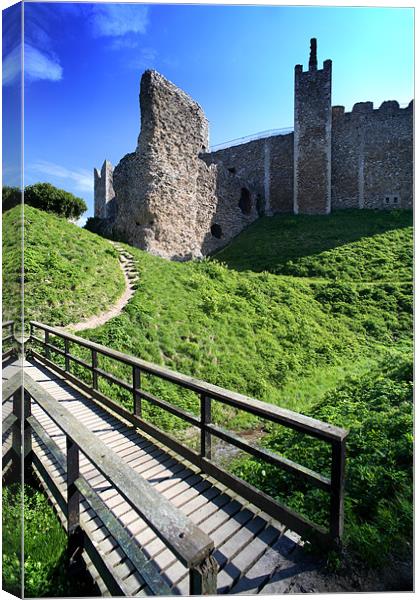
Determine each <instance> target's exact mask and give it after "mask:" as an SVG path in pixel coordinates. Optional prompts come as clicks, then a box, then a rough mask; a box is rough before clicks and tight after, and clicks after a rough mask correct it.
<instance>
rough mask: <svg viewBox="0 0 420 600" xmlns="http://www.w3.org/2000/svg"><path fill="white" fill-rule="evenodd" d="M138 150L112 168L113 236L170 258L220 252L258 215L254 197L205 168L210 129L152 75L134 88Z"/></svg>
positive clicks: (226, 175) (182, 97)
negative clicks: (138, 115)
mask: <svg viewBox="0 0 420 600" xmlns="http://www.w3.org/2000/svg"><path fill="white" fill-rule="evenodd" d="M140 106H141V132H140V136H139V138H138V145H137V148H136V151H135V152H133V153H131V154H127V155H126V156H125V157H124V158H123V159H122V160H121V161H120V163H119V164H118V165H117V166H116V167H115V170H114V189H115V193H116V198H117V215H116V219H115V223H114V226H113V235H114V236H115V237H118V238H119V239H123V240H125V241H127V242H128V243H129V244H132V245H134V246H137V247H139V248H142V249H143V250H147V251H148V252H151V253H153V254H157V255H159V256H163V257H165V258H170V259H174V260H186V259H189V258H194V257H201V256H202V255H203V254H208V253H209V252H212V251H214V250H216V249H217V248H220V247H222V246H223V245H225V244H226V243H227V242H228V241H230V240H231V239H232V237H234V236H235V235H237V234H238V233H239V232H240V231H241V230H242V229H243V228H244V227H245V226H246V225H247V224H248V223H250V222H252V221H253V220H255V219H256V218H257V217H258V212H257V208H256V205H257V198H256V194H255V193H254V192H253V191H252V190H250V189H249V187H248V184H247V183H246V182H244V181H243V179H241V178H240V177H237V176H236V175H235V174H233V173H231V172H229V171H228V170H227V169H226V168H225V167H224V166H223V165H222V164H215V163H213V162H212V161H209V162H208V163H206V162H205V160H203V159H202V158H201V156H203V157H205V156H206V155H207V150H208V124H207V119H206V117H205V115H204V113H203V111H202V109H201V108H200V106H199V105H198V104H197V103H196V102H194V101H193V100H192V99H191V98H190V97H189V96H188V95H187V94H185V93H184V92H183V91H182V90H180V89H179V88H177V87H176V86H175V85H174V84H173V83H171V82H169V81H168V80H167V79H165V78H164V77H163V76H162V75H160V74H159V73H156V72H155V71H146V72H145V73H144V75H143V77H142V80H141V87H140Z"/></svg>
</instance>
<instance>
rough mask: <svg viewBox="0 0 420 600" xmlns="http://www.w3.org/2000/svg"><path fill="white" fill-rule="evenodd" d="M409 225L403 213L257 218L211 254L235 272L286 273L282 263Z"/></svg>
mask: <svg viewBox="0 0 420 600" xmlns="http://www.w3.org/2000/svg"><path fill="white" fill-rule="evenodd" d="M412 223H413V215H412V212H411V211H408V210H404V211H403V210H395V211H373V210H342V211H336V212H333V213H331V214H330V215H328V216H325V215H275V216H273V217H262V218H261V219H259V220H258V221H256V222H255V223H253V224H252V225H251V226H250V227H248V228H247V229H246V230H245V231H243V232H242V233H241V234H240V235H239V236H237V237H236V238H235V239H234V240H233V241H232V242H231V243H230V244H229V246H227V247H226V248H224V249H222V250H221V251H220V252H218V253H217V254H214V255H213V258H214V259H215V260H218V261H221V262H224V263H226V264H227V266H228V267H229V268H231V269H235V270H237V271H245V270H250V271H255V272H261V271H270V272H272V273H277V274H294V273H288V272H287V264H288V263H289V264H290V262H293V261H298V260H299V259H302V258H305V257H314V256H316V255H319V254H321V253H322V252H325V251H328V250H333V249H335V248H339V247H342V246H345V245H346V244H350V243H352V242H358V241H360V240H363V239H364V238H371V237H373V236H376V235H379V234H384V233H387V232H391V231H395V230H402V229H405V228H407V227H410V226H411V225H412Z"/></svg>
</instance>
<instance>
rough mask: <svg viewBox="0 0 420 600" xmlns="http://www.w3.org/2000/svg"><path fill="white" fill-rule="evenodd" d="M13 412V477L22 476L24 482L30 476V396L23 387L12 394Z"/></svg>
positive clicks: (19, 477)
mask: <svg viewBox="0 0 420 600" xmlns="http://www.w3.org/2000/svg"><path fill="white" fill-rule="evenodd" d="M22 391H23V395H22ZM13 414H14V415H15V417H16V419H17V420H16V421H15V423H14V425H13V428H12V448H13V455H14V456H13V459H12V461H13V464H12V471H13V478H14V479H20V480H22V477H23V481H24V482H25V481H28V480H29V479H30V477H31V466H32V436H31V426H30V425H29V423H28V421H27V419H28V417H30V416H31V397H30V395H29V394H28V392H27V391H26V390H24V389H23V387H19V388H18V389H17V390H16V391H15V393H14V394H13Z"/></svg>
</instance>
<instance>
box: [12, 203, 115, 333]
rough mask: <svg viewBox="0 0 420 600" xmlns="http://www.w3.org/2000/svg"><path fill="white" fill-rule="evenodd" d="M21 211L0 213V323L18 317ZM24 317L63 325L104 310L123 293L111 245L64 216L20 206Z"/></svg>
mask: <svg viewBox="0 0 420 600" xmlns="http://www.w3.org/2000/svg"><path fill="white" fill-rule="evenodd" d="M21 239H22V220H21V208H20V207H15V208H13V209H11V210H9V211H7V212H6V213H4V214H3V319H4V320H8V319H16V318H18V316H19V314H20V306H21V302H20V293H21V292H20V290H21ZM24 255H25V280H24V283H25V318H29V319H37V320H41V321H43V322H46V323H54V324H55V325H67V324H69V323H74V322H77V321H79V320H83V319H85V318H87V317H90V316H91V315H94V314H97V313H99V312H101V311H103V310H106V309H107V308H108V307H109V305H110V304H112V303H113V302H114V301H115V300H116V299H117V298H118V297H119V296H120V295H121V294H122V292H123V290H124V277H123V274H122V272H121V269H120V267H119V265H118V254H117V252H116V250H115V249H114V248H113V247H112V246H111V244H110V243H109V242H108V241H106V240H104V239H102V238H100V237H98V236H96V235H93V234H92V233H90V232H88V231H85V230H84V229H80V228H79V227H76V226H75V225H73V224H72V223H69V222H68V221H67V220H66V219H64V218H58V217H56V216H54V215H52V214H49V213H46V212H43V211H40V210H37V209H36V208H32V207H30V206H26V207H25V227H24Z"/></svg>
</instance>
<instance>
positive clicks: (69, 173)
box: [28, 160, 93, 192]
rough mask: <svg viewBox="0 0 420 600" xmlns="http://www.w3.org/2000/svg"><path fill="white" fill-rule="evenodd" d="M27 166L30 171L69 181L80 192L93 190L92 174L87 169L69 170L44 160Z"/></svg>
mask: <svg viewBox="0 0 420 600" xmlns="http://www.w3.org/2000/svg"><path fill="white" fill-rule="evenodd" d="M28 168H29V170H30V171H31V172H36V173H42V174H43V175H49V176H51V177H57V178H58V179H63V180H67V181H71V182H72V183H73V184H74V187H75V188H76V189H77V190H79V191H80V192H93V174H92V172H91V171H88V170H87V169H75V170H71V169H67V168H66V167H62V166H61V165H57V164H55V163H52V162H48V161H46V160H39V161H38V162H35V163H32V164H31V165H30V166H29V167H28Z"/></svg>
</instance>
